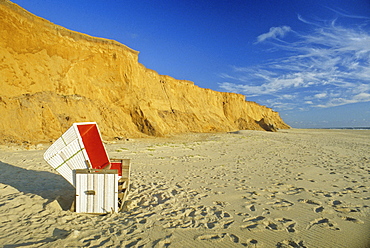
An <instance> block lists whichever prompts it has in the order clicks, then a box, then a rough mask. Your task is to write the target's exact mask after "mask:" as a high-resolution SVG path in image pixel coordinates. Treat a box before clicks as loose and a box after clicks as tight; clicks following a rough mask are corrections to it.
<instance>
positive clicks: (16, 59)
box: [0, 0, 289, 143]
mask: <svg viewBox="0 0 370 248" xmlns="http://www.w3.org/2000/svg"><path fill="white" fill-rule="evenodd" d="M0 37H1V39H0V87H1V90H0V113H1V118H0V139H1V141H0V142H4V141H7V142H17V143H18V142H25V141H26V142H31V143H37V142H50V141H52V140H54V139H56V138H58V137H59V136H60V135H61V134H62V133H63V132H64V131H65V130H66V129H67V128H68V127H69V126H71V125H72V123H74V122H85V121H96V122H97V123H98V124H99V127H100V129H101V132H102V135H103V137H104V138H105V139H113V138H114V137H144V136H146V135H152V136H163V135H169V134H175V133H185V132H221V131H234V130H240V129H255V130H264V129H265V130H269V129H272V130H273V129H276V128H289V126H288V125H286V124H285V123H284V122H283V120H282V119H281V118H280V116H279V114H278V113H277V112H274V111H272V110H271V109H269V108H267V107H264V106H261V105H258V104H256V103H254V102H248V101H245V98H244V96H243V95H239V94H233V93H223V92H216V91H212V90H209V89H203V88H200V87H198V86H196V85H194V83H192V82H190V81H185V80H176V79H174V78H172V77H169V76H164V75H159V74H158V73H156V72H155V71H153V70H150V69H147V68H145V67H144V66H143V65H141V64H140V63H138V52H137V51H134V50H132V49H130V48H128V47H127V46H125V45H123V44H120V43H118V42H116V41H113V40H107V39H101V38H95V37H90V36H88V35H84V34H81V33H77V32H73V31H70V30H67V29H65V28H63V27H60V26H57V25H54V24H53V23H50V22H48V21H46V20H44V19H42V18H39V17H37V16H34V15H32V14H31V13H29V12H27V11H25V10H24V9H22V8H20V7H19V6H18V5H15V4H13V3H11V2H9V1H7V0H0Z"/></svg>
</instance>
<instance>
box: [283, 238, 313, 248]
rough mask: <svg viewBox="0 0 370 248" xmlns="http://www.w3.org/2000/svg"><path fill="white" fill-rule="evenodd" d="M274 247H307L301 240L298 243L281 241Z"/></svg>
mask: <svg viewBox="0 0 370 248" xmlns="http://www.w3.org/2000/svg"><path fill="white" fill-rule="evenodd" d="M276 247H278V248H290V247H297V248H306V247H307V246H305V245H304V244H303V240H300V241H294V240H283V241H281V242H278V243H277V244H276Z"/></svg>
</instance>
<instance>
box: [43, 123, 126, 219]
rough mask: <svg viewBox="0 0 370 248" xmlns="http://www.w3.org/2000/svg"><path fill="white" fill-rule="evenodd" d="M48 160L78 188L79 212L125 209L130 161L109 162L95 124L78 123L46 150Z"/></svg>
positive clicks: (77, 205) (77, 203) (45, 156)
mask: <svg viewBox="0 0 370 248" xmlns="http://www.w3.org/2000/svg"><path fill="white" fill-rule="evenodd" d="M44 159H45V160H46V162H47V163H48V164H50V165H51V166H52V167H53V168H54V169H55V170H56V171H58V172H59V173H60V174H61V175H62V176H63V177H64V178H65V179H66V180H67V181H68V182H69V183H70V184H72V185H73V186H74V187H75V188H76V201H75V203H76V206H75V207H76V212H88V213H90V212H91V213H106V212H110V211H119V210H120V209H121V208H122V206H123V203H124V201H125V199H126V197H127V193H128V190H129V184H130V160H129V159H111V160H110V159H109V157H108V154H107V151H106V149H105V147H104V144H103V141H102V138H101V134H100V131H99V129H98V126H97V124H96V123H95V122H84V123H74V124H73V125H72V127H70V128H69V129H68V130H67V131H66V132H65V133H64V134H63V135H62V136H61V137H60V138H58V139H57V140H56V141H55V142H54V143H53V144H52V145H51V146H50V147H49V148H48V149H47V150H46V152H45V153H44ZM109 198H112V199H113V198H114V201H111V199H109ZM90 205H97V206H92V207H91V206H90Z"/></svg>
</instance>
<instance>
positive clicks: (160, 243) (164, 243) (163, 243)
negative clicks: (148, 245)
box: [153, 234, 172, 247]
mask: <svg viewBox="0 0 370 248" xmlns="http://www.w3.org/2000/svg"><path fill="white" fill-rule="evenodd" d="M171 237H172V234H170V235H168V236H166V237H164V238H163V239H157V240H156V241H154V242H153V247H169V246H170V245H171Z"/></svg>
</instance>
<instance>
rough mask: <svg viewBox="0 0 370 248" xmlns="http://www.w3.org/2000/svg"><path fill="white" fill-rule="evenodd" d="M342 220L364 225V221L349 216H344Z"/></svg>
mask: <svg viewBox="0 0 370 248" xmlns="http://www.w3.org/2000/svg"><path fill="white" fill-rule="evenodd" d="M342 219H343V220H345V221H350V222H353V223H356V224H363V223H364V222H363V221H362V220H359V219H356V218H352V217H348V216H344V217H342Z"/></svg>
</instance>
